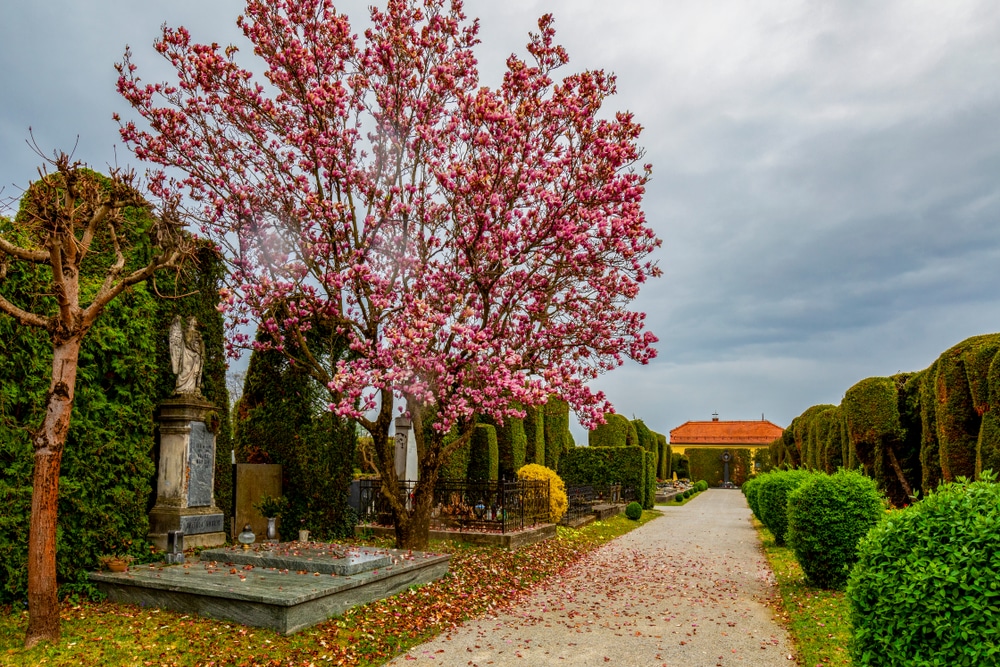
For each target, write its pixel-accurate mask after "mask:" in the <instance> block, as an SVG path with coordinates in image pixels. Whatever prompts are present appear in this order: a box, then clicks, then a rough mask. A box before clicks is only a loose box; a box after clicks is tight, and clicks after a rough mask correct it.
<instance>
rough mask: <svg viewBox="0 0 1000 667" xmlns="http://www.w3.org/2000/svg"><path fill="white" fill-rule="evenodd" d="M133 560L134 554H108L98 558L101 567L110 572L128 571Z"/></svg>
mask: <svg viewBox="0 0 1000 667" xmlns="http://www.w3.org/2000/svg"><path fill="white" fill-rule="evenodd" d="M133 560H134V557H133V556H129V555H123V554H107V555H104V556H101V557H99V558H98V559H97V561H98V562H99V563H100V564H101V567H102V568H104V569H105V570H108V571H109V572H127V571H128V566H129V565H131V564H132V561H133Z"/></svg>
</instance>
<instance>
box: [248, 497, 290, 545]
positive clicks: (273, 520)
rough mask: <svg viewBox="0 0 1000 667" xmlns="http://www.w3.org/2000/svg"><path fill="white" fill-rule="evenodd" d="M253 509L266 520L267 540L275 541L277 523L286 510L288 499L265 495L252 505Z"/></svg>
mask: <svg viewBox="0 0 1000 667" xmlns="http://www.w3.org/2000/svg"><path fill="white" fill-rule="evenodd" d="M253 508H254V509H255V510H257V511H258V512H260V513H261V516H263V517H264V518H265V519H267V539H269V540H273V539H277V537H278V530H277V521H278V519H279V518H280V517H281V515H282V514H283V513H284V512H285V510H286V509H288V499H287V498H285V497H284V496H278V497H277V498H273V497H271V496H269V495H268V494H266V493H265V494H264V495H262V496H261V497H260V500H258V501H257V502H255V503H254V504H253Z"/></svg>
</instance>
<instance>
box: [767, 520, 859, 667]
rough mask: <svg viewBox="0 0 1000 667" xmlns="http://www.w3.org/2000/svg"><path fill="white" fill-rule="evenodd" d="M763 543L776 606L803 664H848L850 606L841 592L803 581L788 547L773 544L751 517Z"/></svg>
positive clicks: (821, 666) (771, 539)
mask: <svg viewBox="0 0 1000 667" xmlns="http://www.w3.org/2000/svg"><path fill="white" fill-rule="evenodd" d="M753 523H754V526H755V527H756V528H757V531H758V533H759V534H760V537H761V542H763V545H764V554H765V555H766V556H767V560H768V562H769V563H770V564H771V569H772V570H773V571H774V577H775V580H776V582H777V584H778V591H779V593H780V595H781V602H780V606H779V607H778V608H776V609H775V611H776V612H777V614H778V616H779V618H780V619H781V620H782V622H783V623H784V625H785V627H787V628H788V631H789V634H791V636H792V640H793V641H794V642H795V646H796V648H797V649H798V655H799V664H800V665H805V666H806V667H814V666H819V667H826V666H827V665H850V664H851V657H850V654H849V652H848V649H847V643H848V641H849V640H850V636H851V626H850V622H849V620H848V619H849V611H850V610H849V607H848V603H847V598H846V596H845V595H844V592H843V591H827V590H823V589H821V588H814V587H812V586H809V585H808V584H806V581H805V575H804V574H803V573H802V568H801V567H799V563H798V561H797V560H795V553H794V552H793V551H792V549H791V548H790V547H787V546H783V547H779V546H776V545H775V544H774V536H773V535H771V533H770V531H768V530H767V528H765V527H764V526H763V524H761V523H760V522H758V521H757V520H756V519H754V520H753Z"/></svg>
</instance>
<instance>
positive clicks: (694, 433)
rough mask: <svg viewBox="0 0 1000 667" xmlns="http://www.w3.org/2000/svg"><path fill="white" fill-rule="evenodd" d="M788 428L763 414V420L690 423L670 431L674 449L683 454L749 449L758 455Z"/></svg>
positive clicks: (714, 417)
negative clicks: (708, 450) (686, 452)
mask: <svg viewBox="0 0 1000 667" xmlns="http://www.w3.org/2000/svg"><path fill="white" fill-rule="evenodd" d="M782 431H784V429H783V428H782V427H780V426H778V425H777V424H774V423H772V422H770V421H768V420H766V419H764V415H761V418H760V421H757V420H749V421H721V420H720V419H719V415H718V413H716V414H713V415H712V421H688V422H684V423H683V424H681V425H680V426H678V427H677V428H675V429H671V431H670V449H671V450H672V451H673V452H675V453H678V454H683V453H684V451H685V449H687V448H695V447H697V448H699V449H701V448H711V449H736V448H738V449H749V450H751V452H756V451H757V450H758V449H761V448H763V447H767V446H768V445H770V444H771V443H772V442H773V441H774V440H775V439H776V438H779V437H781V433H782Z"/></svg>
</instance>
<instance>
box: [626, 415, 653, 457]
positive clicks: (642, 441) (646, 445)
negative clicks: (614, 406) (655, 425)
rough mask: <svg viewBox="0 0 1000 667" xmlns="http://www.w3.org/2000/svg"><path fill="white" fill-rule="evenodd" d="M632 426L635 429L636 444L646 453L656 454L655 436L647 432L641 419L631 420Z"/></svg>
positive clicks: (647, 429)
mask: <svg viewBox="0 0 1000 667" xmlns="http://www.w3.org/2000/svg"><path fill="white" fill-rule="evenodd" d="M632 426H633V428H635V435H636V444H637V445H639V446H640V447H642V448H643V449H645V450H646V451H647V452H654V453H655V452H656V436H655V435H653V432H652V431H650V430H649V427H648V426H646V425H645V424H644V423H643V421H642V420H641V419H633V420H632Z"/></svg>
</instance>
